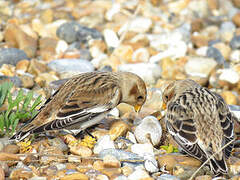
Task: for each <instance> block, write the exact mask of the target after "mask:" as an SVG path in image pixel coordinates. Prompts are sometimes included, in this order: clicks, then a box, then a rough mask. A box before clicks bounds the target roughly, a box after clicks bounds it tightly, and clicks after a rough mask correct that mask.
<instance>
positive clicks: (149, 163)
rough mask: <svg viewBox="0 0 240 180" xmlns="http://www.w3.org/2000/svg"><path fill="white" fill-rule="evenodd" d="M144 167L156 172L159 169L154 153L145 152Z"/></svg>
mask: <svg viewBox="0 0 240 180" xmlns="http://www.w3.org/2000/svg"><path fill="white" fill-rule="evenodd" d="M144 160H145V161H144V167H145V169H146V170H147V171H148V172H150V173H155V172H158V171H159V168H158V162H157V160H156V159H155V156H154V155H151V154H145V156H144Z"/></svg>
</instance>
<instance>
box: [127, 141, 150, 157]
mask: <svg viewBox="0 0 240 180" xmlns="http://www.w3.org/2000/svg"><path fill="white" fill-rule="evenodd" d="M131 151H132V153H135V154H138V155H139V156H142V157H144V156H145V155H147V154H150V155H152V156H153V155H154V153H153V146H152V144H150V143H144V144H133V145H132V146H131Z"/></svg>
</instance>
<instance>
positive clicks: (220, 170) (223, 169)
mask: <svg viewBox="0 0 240 180" xmlns="http://www.w3.org/2000/svg"><path fill="white" fill-rule="evenodd" d="M210 166H211V169H212V171H213V173H214V174H215V175H222V174H227V173H228V167H227V164H226V162H225V160H224V158H223V159H221V160H216V159H210Z"/></svg>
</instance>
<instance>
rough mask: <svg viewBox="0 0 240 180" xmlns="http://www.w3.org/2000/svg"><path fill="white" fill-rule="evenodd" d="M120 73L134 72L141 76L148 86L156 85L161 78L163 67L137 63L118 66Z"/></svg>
mask: <svg viewBox="0 0 240 180" xmlns="http://www.w3.org/2000/svg"><path fill="white" fill-rule="evenodd" d="M118 71H127V72H132V73H135V74H137V75H138V76H140V77H141V78H142V79H143V80H144V81H145V83H146V84H154V83H155V81H156V80H157V79H159V78H160V77H161V72H162V70H161V67H160V66H158V65H157V64H149V63H137V64H122V65H119V66H118Z"/></svg>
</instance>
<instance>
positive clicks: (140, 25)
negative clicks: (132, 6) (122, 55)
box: [118, 17, 153, 35]
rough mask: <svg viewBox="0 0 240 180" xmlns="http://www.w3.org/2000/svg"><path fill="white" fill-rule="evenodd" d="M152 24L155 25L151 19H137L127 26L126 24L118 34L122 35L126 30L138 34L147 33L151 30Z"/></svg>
mask: <svg viewBox="0 0 240 180" xmlns="http://www.w3.org/2000/svg"><path fill="white" fill-rule="evenodd" d="M152 24H153V23H152V20H151V19H150V18H145V17H136V18H135V19H134V20H132V21H131V22H130V23H129V22H127V23H126V24H124V25H123V26H122V27H121V28H120V30H119V31H118V34H119V35H121V34H122V33H123V32H125V31H126V30H128V31H133V32H136V33H146V32H147V31H149V30H150V28H151V27H152Z"/></svg>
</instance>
